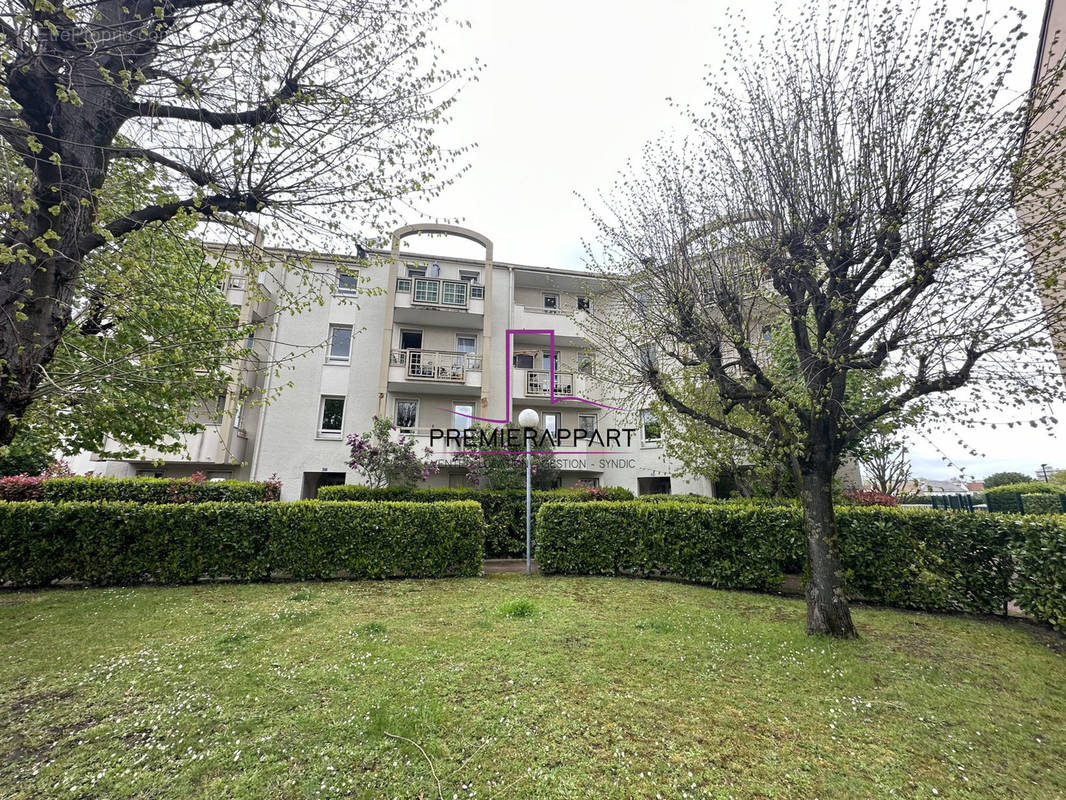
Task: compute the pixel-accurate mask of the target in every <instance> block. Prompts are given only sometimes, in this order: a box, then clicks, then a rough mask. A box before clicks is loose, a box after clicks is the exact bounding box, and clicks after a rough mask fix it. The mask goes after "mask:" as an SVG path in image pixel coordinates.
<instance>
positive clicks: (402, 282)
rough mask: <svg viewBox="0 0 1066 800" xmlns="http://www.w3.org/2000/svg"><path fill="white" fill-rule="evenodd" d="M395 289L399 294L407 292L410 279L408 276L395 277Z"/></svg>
mask: <svg viewBox="0 0 1066 800" xmlns="http://www.w3.org/2000/svg"><path fill="white" fill-rule="evenodd" d="M396 291H397V292H398V293H400V294H408V293H409V292H410V291H411V279H410V278H397V279H396Z"/></svg>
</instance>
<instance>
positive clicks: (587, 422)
mask: <svg viewBox="0 0 1066 800" xmlns="http://www.w3.org/2000/svg"><path fill="white" fill-rule="evenodd" d="M577 427H579V428H580V429H581V430H583V431H585V433H587V434H588V435H589V436H590V437H591V436H592V434H594V433H595V432H596V415H595V414H578V417H577Z"/></svg>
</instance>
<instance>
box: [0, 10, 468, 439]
mask: <svg viewBox="0 0 1066 800" xmlns="http://www.w3.org/2000/svg"><path fill="white" fill-rule="evenodd" d="M439 5H440V3H439V2H437V1H436V0H426V2H424V3H423V2H419V1H418V0H397V1H396V2H383V1H380V0H343V1H342V0H305V1H304V2H299V3H296V2H290V1H289V0H88V1H87V2H68V1H67V0H54V2H53V1H50V0H45V2H27V1H26V0H8V2H6V3H5V4H4V6H3V8H2V10H0V41H2V50H0V53H2V59H3V88H2V90H0V136H2V141H3V150H2V157H3V168H4V178H5V181H6V185H5V186H4V197H3V201H2V203H0V225H2V241H0V261H2V263H3V273H2V274H0V445H3V444H6V443H8V442H9V441H10V439H11V436H12V435H13V430H14V425H15V422H16V421H17V420H18V418H20V417H21V416H22V415H23V414H24V413H25V411H26V408H27V406H28V404H29V403H30V402H31V400H32V398H33V395H34V390H35V388H36V386H37V385H38V383H39V382H40V380H41V376H42V367H46V366H47V365H48V363H49V362H50V361H51V359H52V358H53V354H54V352H55V348H56V346H57V343H58V342H59V341H60V337H61V335H62V333H63V331H64V329H65V328H66V326H67V325H68V324H69V322H70V319H71V313H72V301H73V294H74V291H75V288H74V287H75V286H76V284H77V279H78V276H79V273H80V270H81V266H82V264H83V262H84V259H85V258H86V256H87V255H88V254H90V253H93V252H94V251H98V250H101V249H104V248H108V247H110V246H113V245H114V243H116V242H117V241H118V240H121V238H122V237H123V236H126V235H128V234H130V233H131V232H135V231H138V230H140V229H143V228H144V227H145V226H151V225H160V224H164V223H166V222H167V221H168V220H170V219H171V218H173V217H174V216H175V215H177V214H180V213H182V212H189V211H191V212H193V213H195V214H197V215H199V216H201V217H202V218H204V219H208V218H211V217H212V216H215V215H218V214H220V213H225V214H229V215H246V214H257V215H259V216H260V217H261V219H260V220H259V222H260V224H261V225H264V226H267V227H272V229H273V230H274V231H275V233H276V234H277V235H278V236H279V237H281V238H282V243H285V242H286V241H290V242H291V241H292V239H293V237H295V236H301V235H302V236H305V237H306V238H305V240H304V241H311V242H314V241H316V238H317V240H318V241H321V240H322V237H325V236H328V235H330V234H335V235H338V236H345V235H350V234H351V233H353V232H354V231H356V230H360V229H361V232H363V233H364V234H365V232H367V231H368V230H369V231H371V232H373V231H375V230H381V229H382V225H390V224H391V221H382V220H381V219H380V217H381V215H382V214H383V213H384V212H386V211H387V210H388V208H389V207H390V204H391V202H392V201H394V200H395V199H397V198H399V197H402V196H405V195H407V194H410V193H412V192H418V191H433V190H434V189H435V188H437V187H438V186H439V185H440V182H439V180H438V179H437V178H436V177H435V172H436V171H437V170H438V169H439V168H440V167H441V165H442V164H444V163H446V162H447V161H448V160H449V157H450V156H451V155H454V153H442V152H441V151H440V150H439V149H438V148H437V147H436V146H435V145H434V144H433V141H432V138H431V137H432V132H433V129H434V127H435V126H436V125H437V124H439V123H440V122H441V120H442V119H443V114H444V113H445V111H446V110H447V108H448V106H449V105H450V103H451V98H452V97H453V96H454V92H452V91H448V84H449V83H450V82H452V81H453V80H454V79H455V78H456V77H457V75H456V74H455V73H454V72H451V71H449V70H447V69H443V68H441V67H440V65H439V64H438V63H437V55H438V52H437V50H436V48H434V47H433V46H432V45H431V42H430V36H431V35H432V33H433V30H434V25H435V19H436V15H437V11H438V8H439ZM127 159H129V160H138V161H142V162H145V163H147V164H151V165H154V166H156V167H159V168H162V169H163V170H165V171H166V173H167V174H168V175H169V176H170V178H171V179H173V181H175V185H176V186H178V187H179V190H178V192H177V193H176V194H175V195H174V196H172V197H170V198H168V199H165V200H161V201H159V202H155V203H151V204H149V205H145V206H141V207H129V208H125V209H123V210H122V211H121V213H118V214H116V215H114V216H107V215H103V214H101V205H100V203H99V202H98V200H99V193H100V190H101V187H102V186H103V184H104V180H105V178H106V176H107V175H108V173H109V170H110V169H111V168H112V166H113V165H114V164H115V163H116V162H118V161H120V160H127ZM353 249H354V246H353Z"/></svg>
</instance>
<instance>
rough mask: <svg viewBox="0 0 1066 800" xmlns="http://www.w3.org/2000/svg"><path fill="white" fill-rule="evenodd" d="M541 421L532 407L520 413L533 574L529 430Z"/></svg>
mask: <svg viewBox="0 0 1066 800" xmlns="http://www.w3.org/2000/svg"><path fill="white" fill-rule="evenodd" d="M539 422H540V415H539V414H538V413H537V412H536V411H534V410H533V409H532V408H525V409H522V413H521V414H519V415H518V424H519V425H521V426H522V436H523V438H524V439H525V440H526V575H532V574H533V455H532V453H531V452H530V442H531V441H532V437H530V435H529V430H530V429H532V428H536V427H537V424H538V423H539Z"/></svg>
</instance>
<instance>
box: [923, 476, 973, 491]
mask: <svg viewBox="0 0 1066 800" xmlns="http://www.w3.org/2000/svg"><path fill="white" fill-rule="evenodd" d="M915 481H916V482H917V484H918V493H919V494H970V493H971V490H970V489H969V488H967V486H968V485H967V484H965V483H963V482H962V481H937V480H933V479H932V478H916V479H915ZM983 486H984V484H982V487H983Z"/></svg>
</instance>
